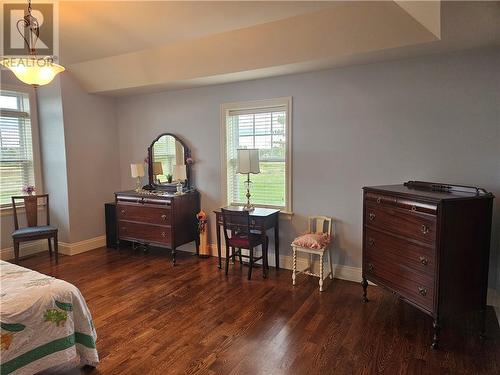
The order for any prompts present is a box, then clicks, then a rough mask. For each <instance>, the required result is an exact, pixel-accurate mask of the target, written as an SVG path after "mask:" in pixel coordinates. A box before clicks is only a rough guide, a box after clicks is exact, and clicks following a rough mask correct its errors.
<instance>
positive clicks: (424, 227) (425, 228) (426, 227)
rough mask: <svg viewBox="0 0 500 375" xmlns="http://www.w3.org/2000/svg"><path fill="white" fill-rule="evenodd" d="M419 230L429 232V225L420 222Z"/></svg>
mask: <svg viewBox="0 0 500 375" xmlns="http://www.w3.org/2000/svg"><path fill="white" fill-rule="evenodd" d="M421 231H422V233H423V234H427V233H429V227H428V226H427V225H425V224H422V228H421Z"/></svg>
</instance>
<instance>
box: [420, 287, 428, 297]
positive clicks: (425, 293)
mask: <svg viewBox="0 0 500 375" xmlns="http://www.w3.org/2000/svg"><path fill="white" fill-rule="evenodd" d="M418 293H419V294H420V295H421V296H424V297H425V296H426V295H427V288H424V287H422V286H419V287H418Z"/></svg>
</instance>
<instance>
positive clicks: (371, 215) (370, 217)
mask: <svg viewBox="0 0 500 375" xmlns="http://www.w3.org/2000/svg"><path fill="white" fill-rule="evenodd" d="M368 218H369V219H370V221H373V220H375V214H374V213H373V212H370V213H369V214H368Z"/></svg>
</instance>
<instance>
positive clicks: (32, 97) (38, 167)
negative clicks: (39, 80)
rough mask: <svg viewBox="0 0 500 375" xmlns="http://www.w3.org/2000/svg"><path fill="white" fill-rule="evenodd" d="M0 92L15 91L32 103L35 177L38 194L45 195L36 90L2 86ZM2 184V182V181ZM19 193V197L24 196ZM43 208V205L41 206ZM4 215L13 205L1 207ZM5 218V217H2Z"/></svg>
mask: <svg viewBox="0 0 500 375" xmlns="http://www.w3.org/2000/svg"><path fill="white" fill-rule="evenodd" d="M0 91H15V92H21V93H25V94H28V96H29V102H30V124H31V142H32V146H33V173H34V175H35V187H36V194H43V178H42V162H41V153H40V130H39V127H38V111H37V100H36V92H35V89H34V88H33V87H31V86H21V85H11V84H2V85H1V86H0ZM0 184H1V181H0ZM22 194H23V193H22V191H19V195H22ZM41 206H43V204H41ZM0 211H1V212H2V214H4V213H5V214H9V213H10V212H11V211H12V203H5V204H2V205H0ZM2 216H3V215H2Z"/></svg>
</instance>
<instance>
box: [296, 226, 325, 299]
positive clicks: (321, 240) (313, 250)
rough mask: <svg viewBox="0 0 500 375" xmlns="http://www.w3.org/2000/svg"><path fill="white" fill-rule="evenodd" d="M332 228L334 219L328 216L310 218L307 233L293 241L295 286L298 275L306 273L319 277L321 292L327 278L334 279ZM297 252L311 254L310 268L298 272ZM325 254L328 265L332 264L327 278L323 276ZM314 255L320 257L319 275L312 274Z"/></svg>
mask: <svg viewBox="0 0 500 375" xmlns="http://www.w3.org/2000/svg"><path fill="white" fill-rule="evenodd" d="M332 227H333V225H332V218H330V217H327V216H310V217H309V219H308V230H307V233H305V234H303V235H301V236H299V237H297V238H296V239H295V240H293V242H292V250H293V269H292V284H293V285H295V280H296V278H297V274H298V273H304V274H306V275H310V276H315V277H319V291H320V292H322V291H323V281H324V280H325V278H326V277H328V276H329V277H330V279H333V262H332V254H331V253H330V243H331V240H332ZM297 252H303V253H307V254H309V266H308V267H307V268H306V269H305V270H302V271H297ZM325 253H326V254H327V255H328V263H329V264H330V272H329V273H328V275H326V277H324V276H323V263H324V262H323V257H324V255H325ZM313 255H318V256H319V274H317V273H314V272H312V264H313V262H312V260H313V259H312V258H313Z"/></svg>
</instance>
